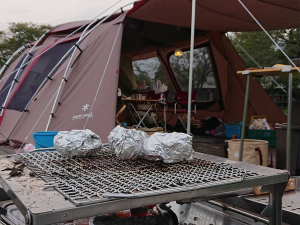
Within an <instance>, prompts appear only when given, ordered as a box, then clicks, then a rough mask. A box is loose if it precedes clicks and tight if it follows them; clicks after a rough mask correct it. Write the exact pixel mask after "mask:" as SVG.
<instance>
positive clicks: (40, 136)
mask: <svg viewBox="0 0 300 225" xmlns="http://www.w3.org/2000/svg"><path fill="white" fill-rule="evenodd" d="M57 133H58V131H40V132H35V133H33V135H32V138H33V140H34V145H35V148H36V149H39V148H51V147H54V144H53V139H54V136H55V135H57Z"/></svg>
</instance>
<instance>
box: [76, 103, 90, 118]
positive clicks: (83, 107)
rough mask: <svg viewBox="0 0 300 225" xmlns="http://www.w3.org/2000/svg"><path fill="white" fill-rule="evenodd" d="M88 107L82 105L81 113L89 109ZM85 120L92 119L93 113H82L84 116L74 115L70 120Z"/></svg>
mask: <svg viewBox="0 0 300 225" xmlns="http://www.w3.org/2000/svg"><path fill="white" fill-rule="evenodd" d="M89 107H90V105H89V104H87V103H86V104H84V105H83V106H82V111H83V112H85V111H87V110H88V109H89ZM86 118H93V112H90V113H84V114H79V115H74V116H73V117H72V120H82V119H86Z"/></svg>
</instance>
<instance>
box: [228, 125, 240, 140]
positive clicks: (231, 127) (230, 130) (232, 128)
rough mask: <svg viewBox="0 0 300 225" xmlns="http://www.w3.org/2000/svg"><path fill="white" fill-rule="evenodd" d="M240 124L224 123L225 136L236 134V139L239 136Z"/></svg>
mask: <svg viewBox="0 0 300 225" xmlns="http://www.w3.org/2000/svg"><path fill="white" fill-rule="evenodd" d="M241 131H242V126H240V125H225V133H226V137H227V138H230V139H231V138H232V135H236V138H237V139H240V138H241Z"/></svg>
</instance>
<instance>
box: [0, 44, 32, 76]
mask: <svg viewBox="0 0 300 225" xmlns="http://www.w3.org/2000/svg"><path fill="white" fill-rule="evenodd" d="M30 47H31V45H30V44H29V43H27V44H25V45H23V46H22V47H20V48H19V49H18V50H16V51H15V52H14V53H13V54H12V55H11V56H10V57H9V59H8V60H7V61H6V62H5V63H4V65H3V66H2V68H1V70H0V77H1V76H2V74H3V73H4V71H5V70H6V69H7V68H8V67H9V64H10V62H11V61H12V59H13V58H14V57H15V56H16V55H17V54H19V53H20V52H22V51H23V50H24V49H25V48H30Z"/></svg>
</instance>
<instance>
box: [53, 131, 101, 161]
mask: <svg viewBox="0 0 300 225" xmlns="http://www.w3.org/2000/svg"><path fill="white" fill-rule="evenodd" d="M54 147H55V148H56V150H57V151H58V152H59V153H60V154H62V155H63V156H64V157H66V158H72V157H87V156H91V155H94V154H95V153H97V152H99V151H100V150H101V148H102V142H101V139H100V137H99V136H98V135H97V134H95V133H94V132H93V131H91V130H88V129H85V130H71V131H60V132H59V133H58V134H57V135H56V136H55V137H54Z"/></svg>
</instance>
